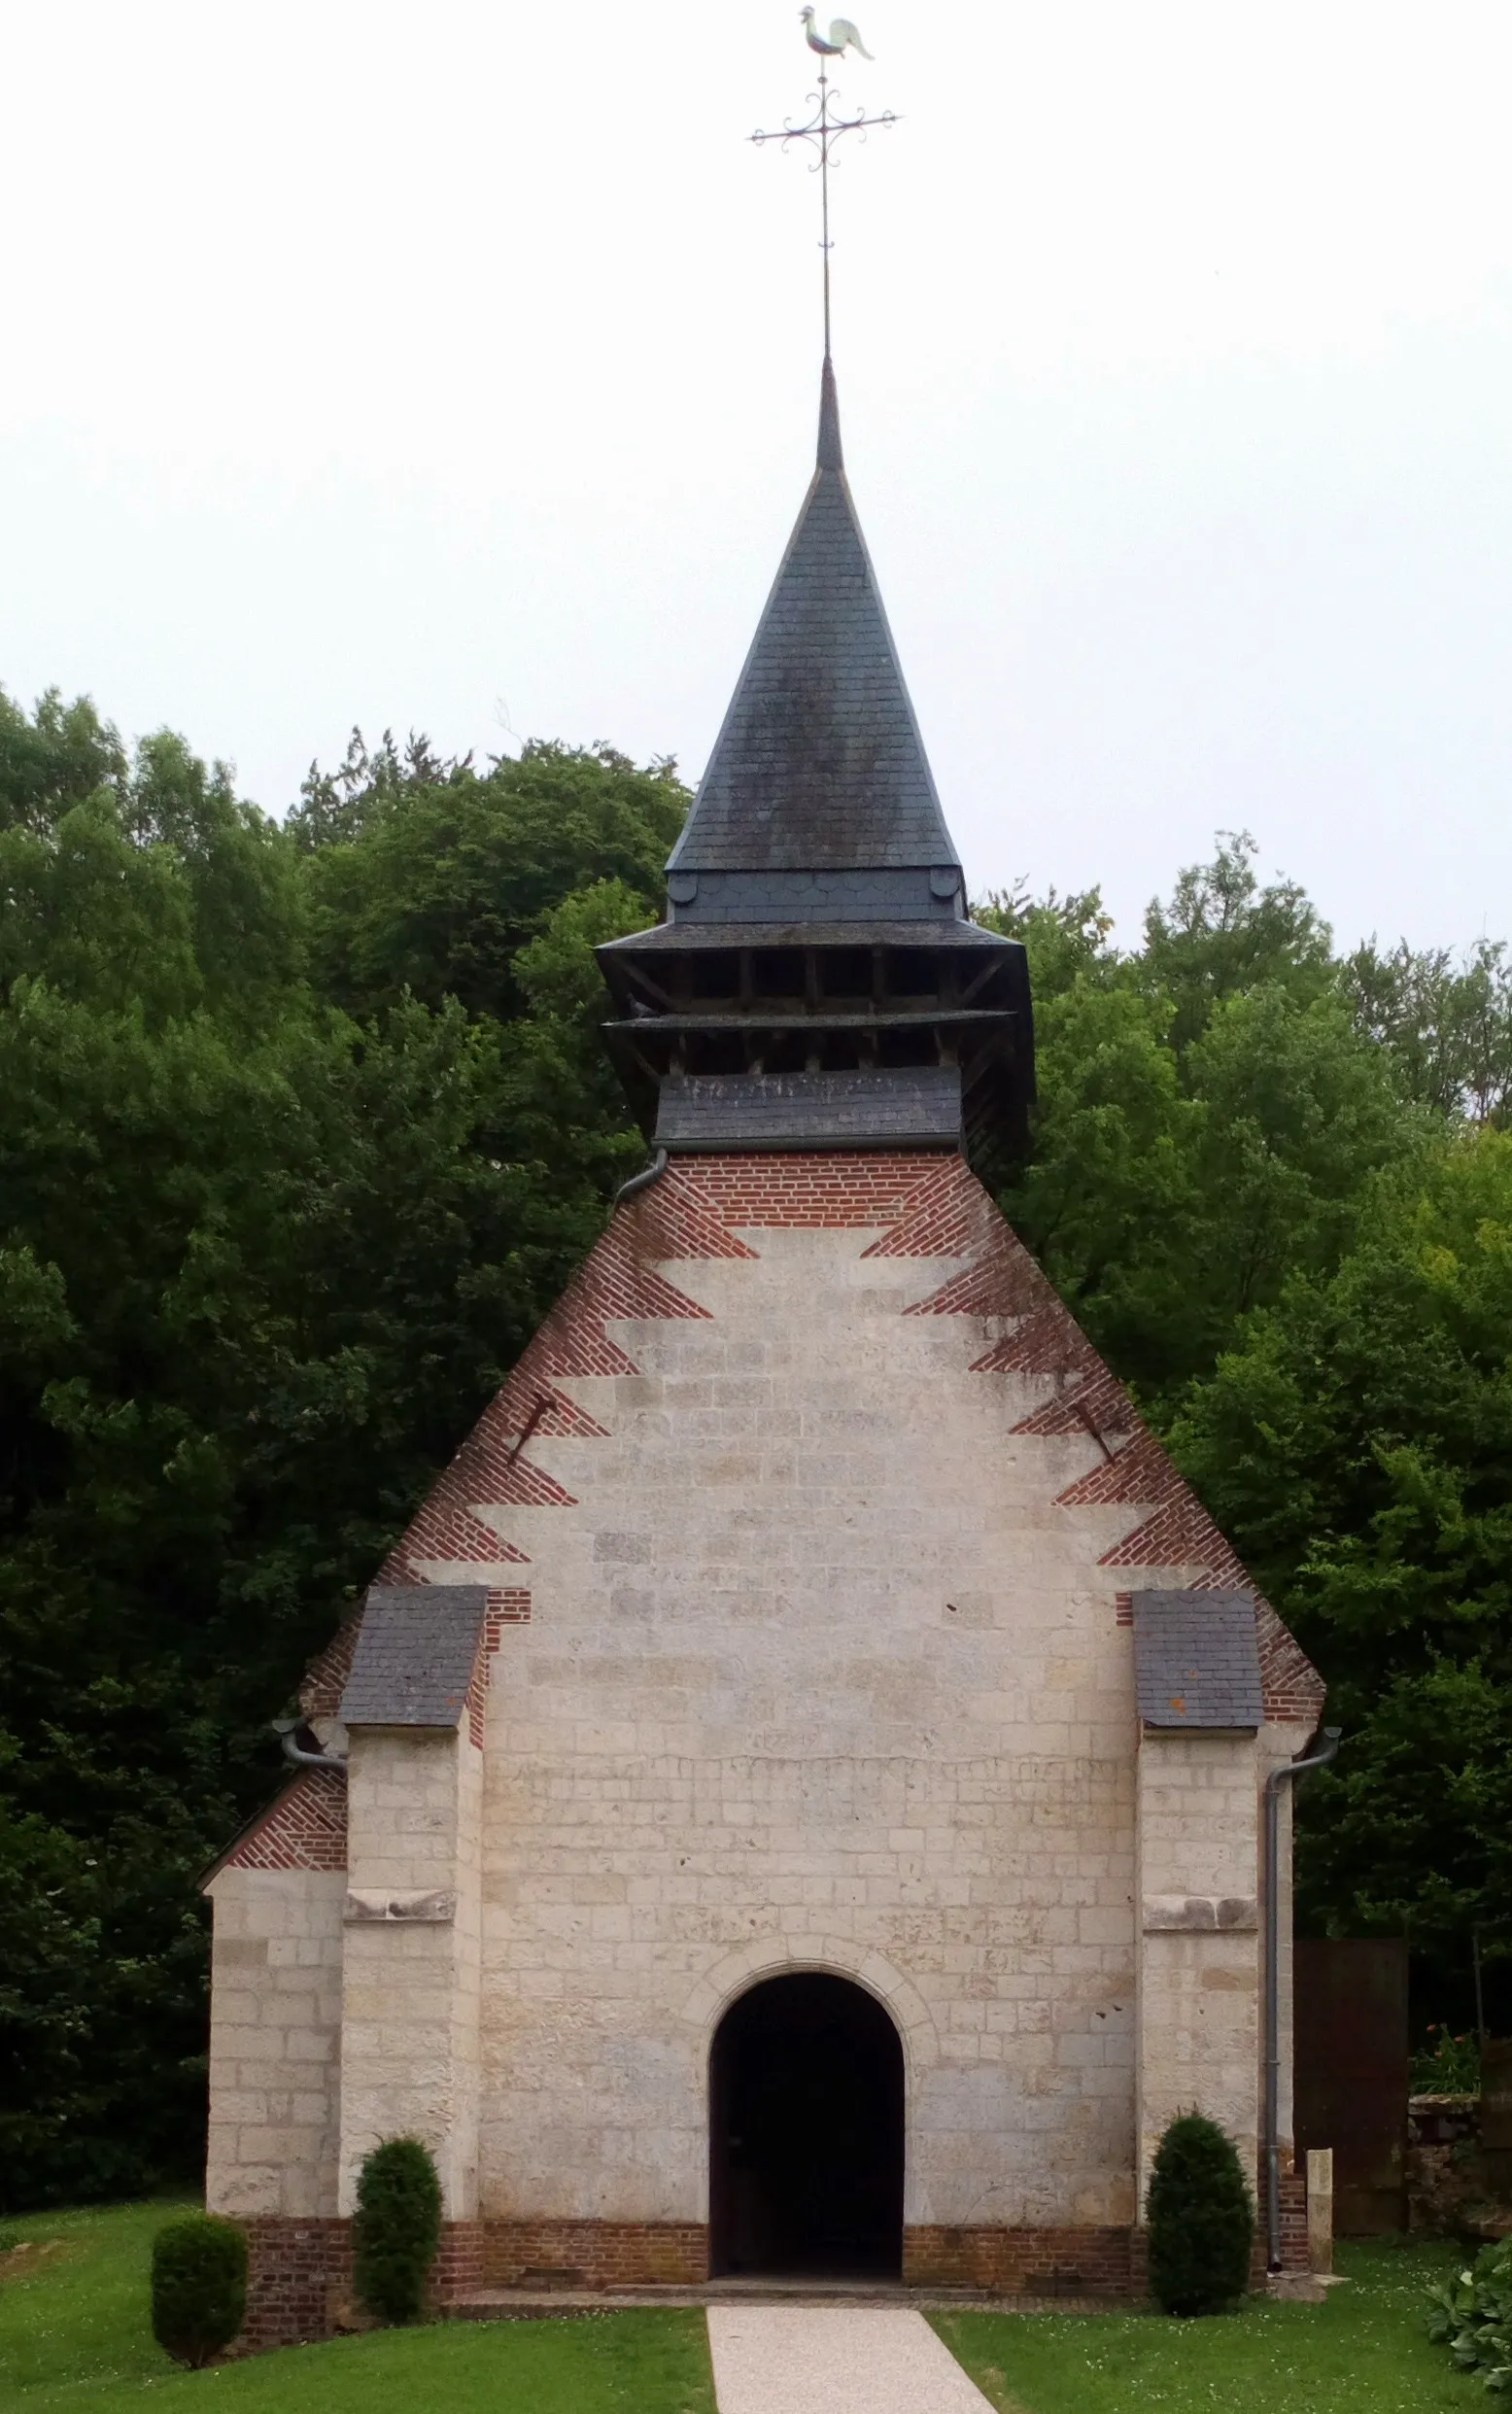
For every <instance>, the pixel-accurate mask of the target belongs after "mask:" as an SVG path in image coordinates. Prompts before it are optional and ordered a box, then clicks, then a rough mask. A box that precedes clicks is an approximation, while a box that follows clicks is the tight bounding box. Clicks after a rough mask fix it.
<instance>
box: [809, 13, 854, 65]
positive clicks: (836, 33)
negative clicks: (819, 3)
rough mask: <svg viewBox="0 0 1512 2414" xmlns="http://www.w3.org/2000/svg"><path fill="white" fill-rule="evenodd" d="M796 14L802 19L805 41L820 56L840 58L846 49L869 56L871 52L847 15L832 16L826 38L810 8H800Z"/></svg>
mask: <svg viewBox="0 0 1512 2414" xmlns="http://www.w3.org/2000/svg"><path fill="white" fill-rule="evenodd" d="M798 14H799V16H800V17H802V18H803V21H804V39H805V41H806V42H807V43H808V48H809V49H810V51H817V52H818V53H819V56H820V57H821V58H842V57H843V56H844V54H845V52H847V51H855V52H858V53H859V55H860V56H861V57H862V58H870V57H871V55H872V53H871V52H870V51H869V50H868V49H867V47H866V44H865V43H864V42H863V41H862V39H861V36H860V35H859V34H858V33H857V31H856V29H855V27H854V25H853V24H852V23H851V21H850V19H849V17H832V18H831V20H830V30H829V35H828V38H826V36H825V35H823V34H822V33H821V32H820V31H819V28H818V26H817V24H816V23H815V21H814V14H813V11H812V9H800V10H799V12H798Z"/></svg>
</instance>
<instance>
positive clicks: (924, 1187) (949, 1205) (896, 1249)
mask: <svg viewBox="0 0 1512 2414" xmlns="http://www.w3.org/2000/svg"><path fill="white" fill-rule="evenodd" d="M984 1208H985V1209H986V1211H987V1213H988V1214H989V1215H990V1214H991V1212H992V1211H991V1208H990V1206H989V1204H988V1201H987V1194H986V1192H985V1191H984V1190H982V1188H981V1186H980V1184H979V1182H978V1181H977V1180H976V1179H975V1178H974V1176H973V1175H971V1174H970V1173H968V1172H967V1170H966V1167H965V1165H964V1163H963V1162H962V1160H961V1158H960V1157H958V1156H941V1157H936V1158H934V1159H933V1160H932V1161H931V1162H930V1163H929V1164H928V1166H927V1170H925V1171H923V1172H922V1174H921V1176H920V1178H918V1179H916V1180H915V1182H914V1184H913V1186H912V1188H911V1190H910V1193H909V1198H908V1204H907V1207H906V1209H905V1211H904V1214H903V1215H902V1217H901V1218H900V1219H899V1221H898V1223H897V1224H895V1226H894V1227H893V1229H892V1231H890V1232H888V1233H886V1234H885V1235H884V1236H883V1238H882V1239H881V1240H876V1241H874V1242H873V1243H872V1246H871V1248H870V1249H868V1250H867V1251H866V1252H865V1255H866V1256H867V1257H869V1258H960V1257H964V1256H965V1255H966V1253H967V1252H968V1251H969V1250H971V1249H973V1248H974V1247H979V1245H980V1242H981V1238H982V1231H983V1225H982V1210H983V1209H984ZM999 1221H1000V1222H1001V1219H999ZM1003 1229H1004V1230H1005V1231H1006V1230H1007V1229H1008V1227H1007V1225H1006V1224H1004V1225H1003Z"/></svg>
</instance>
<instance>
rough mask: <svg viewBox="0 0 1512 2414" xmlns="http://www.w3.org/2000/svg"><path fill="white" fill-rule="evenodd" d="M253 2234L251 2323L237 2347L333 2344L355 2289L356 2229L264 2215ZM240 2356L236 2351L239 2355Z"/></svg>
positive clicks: (246, 2225)
mask: <svg viewBox="0 0 1512 2414" xmlns="http://www.w3.org/2000/svg"><path fill="white" fill-rule="evenodd" d="M242 2227H243V2229H245V2231H246V2233H247V2319H246V2321H245V2323H244V2324H243V2325H242V2332H241V2336H240V2338H239V2339H238V2340H237V2342H236V2346H237V2348H238V2349H240V2350H241V2352H242V2353H243V2354H252V2353H254V2352H256V2351H257V2350H258V2349H259V2348H263V2347H293V2346H296V2345H298V2344H299V2342H300V2341H301V2340H304V2339H320V2338H329V2337H330V2335H331V2332H332V2330H333V2329H334V2328H335V2327H336V2321H337V2317H338V2307H339V2304H340V2302H341V2300H342V2299H343V2298H345V2297H347V2296H348V2295H349V2294H350V2292H351V2285H352V2239H351V2224H350V2223H348V2222H340V2221H314V2220H311V2221H292V2220H290V2219H288V2218H287V2217H286V2216H283V2215H279V2214H263V2215H260V2216H259V2217H258V2219H257V2220H255V2221H249V2222H243V2224H242ZM233 2352H234V2351H233Z"/></svg>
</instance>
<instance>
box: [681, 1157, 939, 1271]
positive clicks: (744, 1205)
mask: <svg viewBox="0 0 1512 2414" xmlns="http://www.w3.org/2000/svg"><path fill="white" fill-rule="evenodd" d="M943 1167H949V1168H951V1169H954V1170H955V1172H956V1174H957V1178H959V1176H960V1175H961V1174H962V1173H964V1168H963V1167H961V1165H960V1160H959V1158H958V1157H956V1156H954V1155H949V1156H943V1155H934V1154H932V1153H930V1152H927V1151H922V1152H920V1153H919V1154H917V1155H914V1154H913V1153H911V1152H910V1153H909V1154H908V1155H902V1154H900V1155H896V1156H883V1155H871V1154H870V1153H868V1154H866V1155H861V1154H857V1155H845V1154H843V1153H842V1152H841V1151H837V1152H836V1153H835V1155H793V1156H783V1155H771V1156H767V1155H758V1154H754V1153H752V1154H747V1155H737V1154H736V1153H734V1152H732V1153H731V1154H729V1155H722V1156H700V1157H684V1158H681V1159H680V1160H679V1162H678V1164H677V1166H676V1169H675V1172H676V1180H677V1183H678V1186H679V1190H680V1192H681V1194H682V1195H684V1196H691V1197H692V1198H693V1199H696V1200H697V1202H698V1203H699V1205H700V1206H701V1207H702V1209H703V1210H704V1213H706V1214H707V1215H708V1216H709V1217H710V1218H711V1219H712V1221H713V1223H714V1224H716V1225H719V1226H723V1227H725V1228H727V1229H728V1228H729V1227H730V1226H731V1225H737V1226H741V1227H750V1228H753V1229H756V1230H762V1229H765V1230H768V1231H782V1230H792V1229H803V1230H815V1229H817V1230H825V1231H842V1232H848V1231H854V1230H856V1229H858V1228H862V1227H865V1226H866V1225H868V1224H884V1225H889V1224H897V1223H898V1222H899V1221H900V1220H901V1219H902V1218H903V1217H904V1216H905V1215H906V1214H907V1213H908V1210H909V1207H910V1204H911V1201H912V1200H913V1198H914V1197H915V1195H916V1194H917V1192H918V1190H919V1189H920V1187H921V1186H922V1185H924V1184H927V1183H930V1182H933V1181H936V1180H938V1179H939V1178H940V1175H941V1170H942V1168H943ZM671 1178H672V1177H671V1175H670V1174H668V1175H664V1176H663V1179H662V1181H661V1182H659V1183H658V1184H657V1185H656V1188H655V1189H654V1190H650V1191H643V1192H642V1193H641V1199H640V1201H638V1202H637V1204H641V1203H643V1202H644V1201H645V1200H646V1199H648V1198H655V1197H656V1195H657V1192H658V1191H660V1190H665V1189H666V1187H667V1184H668V1182H669V1181H670V1179H671ZM967 1178H968V1179H969V1178H970V1177H967ZM700 1254H702V1253H700Z"/></svg>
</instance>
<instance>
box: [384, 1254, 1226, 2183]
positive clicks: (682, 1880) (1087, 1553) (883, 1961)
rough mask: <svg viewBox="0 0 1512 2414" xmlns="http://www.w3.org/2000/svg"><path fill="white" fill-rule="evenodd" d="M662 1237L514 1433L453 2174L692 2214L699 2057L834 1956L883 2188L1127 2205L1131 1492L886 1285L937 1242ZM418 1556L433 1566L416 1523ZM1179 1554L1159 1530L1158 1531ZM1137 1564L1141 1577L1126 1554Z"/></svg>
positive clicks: (963, 1333) (1132, 1973)
mask: <svg viewBox="0 0 1512 2414" xmlns="http://www.w3.org/2000/svg"><path fill="white" fill-rule="evenodd" d="M749 1237H750V1239H751V1242H752V1245H753V1246H754V1247H755V1248H756V1249H758V1250H759V1252H760V1255H759V1257H758V1258H757V1259H755V1260H724V1259H716V1260H708V1259H700V1260H696V1261H692V1262H690V1261H686V1260H682V1259H679V1260H677V1261H676V1262H675V1263H674V1264H672V1265H671V1266H670V1267H669V1268H668V1271H669V1274H670V1277H671V1279H672V1280H674V1281H675V1283H676V1285H677V1287H678V1289H679V1290H681V1291H682V1292H684V1293H687V1294H688V1295H690V1296H692V1297H695V1298H697V1299H698V1300H699V1301H700V1302H701V1303H702V1304H704V1306H705V1307H706V1308H707V1309H708V1310H709V1311H710V1312H711V1320H710V1321H708V1322H695V1321H674V1320H667V1321H646V1322H636V1323H634V1324H627V1325H615V1326H612V1327H611V1328H610V1330H611V1333H612V1334H613V1335H614V1336H615V1337H616V1338H617V1339H620V1340H621V1341H622V1343H623V1346H624V1347H625V1349H626V1350H627V1352H628V1353H629V1355H630V1356H631V1357H632V1358H633V1359H634V1361H635V1362H636V1365H637V1367H638V1368H639V1369H640V1371H639V1372H638V1373H636V1374H635V1375H626V1376H621V1377H602V1378H598V1377H596V1378H592V1379H574V1380H572V1381H565V1382H561V1383H560V1386H559V1388H561V1389H562V1390H564V1391H566V1392H567V1393H569V1394H570V1395H571V1397H573V1398H574V1399H576V1400H577V1401H578V1402H579V1403H580V1404H581V1406H583V1407H584V1408H585V1409H586V1410H587V1411H588V1412H589V1413H590V1414H591V1415H592V1416H593V1417H594V1418H595V1419H596V1420H597V1421H598V1422H599V1423H600V1424H601V1426H603V1427H604V1428H605V1429H606V1431H607V1438H605V1439H587V1438H583V1439H576V1438H563V1437H556V1438H552V1437H546V1436H543V1435H537V1436H534V1437H533V1440H532V1443H531V1447H530V1456H531V1459H532V1460H533V1463H534V1464H535V1465H537V1466H541V1467H543V1468H545V1469H546V1470H547V1471H548V1472H549V1473H550V1474H551V1475H553V1476H554V1477H555V1478H556V1479H557V1480H558V1481H559V1482H560V1483H561V1484H562V1485H564V1486H565V1487H566V1489H567V1492H569V1493H570V1494H572V1495H573V1496H574V1497H575V1500H576V1501H577V1503H578V1505H577V1506H575V1507H530V1508H520V1507H513V1506H511V1507H509V1508H507V1509H500V1510H498V1511H497V1512H494V1513H492V1514H491V1513H490V1512H489V1511H488V1509H487V1506H486V1504H479V1505H478V1507H477V1508H476V1509H475V1510H474V1514H475V1515H479V1516H482V1517H485V1518H487V1519H488V1521H489V1522H490V1523H492V1524H493V1525H494V1526H495V1527H496V1528H497V1530H498V1532H499V1533H500V1534H501V1535H504V1536H506V1537H507V1538H508V1539H510V1540H511V1541H513V1542H515V1543H516V1544H518V1545H520V1546H522V1547H523V1548H524V1549H525V1550H526V1551H527V1552H528V1553H529V1555H530V1561H531V1565H530V1567H529V1569H520V1571H519V1574H518V1577H517V1578H516V1580H517V1581H522V1582H528V1583H529V1585H530V1588H531V1593H532V1600H533V1611H532V1623H531V1624H530V1625H529V1626H523V1627H517V1628H512V1629H508V1628H506V1630H505V1632H504V1636H503V1639H502V1647H501V1650H500V1653H499V1655H498V1659H497V1660H496V1661H495V1663H494V1671H493V1678H492V1685H491V1692H490V1701H489V1728H488V1754H487V1768H486V1802H485V1839H486V1849H485V1866H484V1879H483V1891H484V1976H483V2057H484V2084H483V2121H482V2156H483V2173H482V2209H483V2210H484V2212H485V2213H488V2214H497V2215H508V2214H516V2215H559V2216H578V2217H582V2216H600V2217H604V2218H615V2219H621V2220H679V2221H690V2220H691V2221H697V2220H702V2219H703V2218H704V2213H705V2203H706V2134H705V2123H706V2095H705V2082H706V2065H707V2056H708V2050H709V2043H710V2038H711V2035H712V2030H713V2027H714V2024H715V2022H716V2019H717V2017H718V2015H719V2012H720V2011H721V2010H722V2009H723V2008H724V2004H725V2002H726V2001H727V2000H728V1999H729V1998H730V1997H731V1996H732V1995H733V1994H734V1993H736V1992H738V1991H739V1989H740V1987H741V1985H742V1984H743V1983H748V1982H749V1979H750V1978H751V1977H752V1976H753V1975H755V1974H758V1973H759V1972H762V1971H767V1970H774V1969H777V1968H785V1967H789V1966H799V1967H802V1966H813V1967H831V1968H839V1969H849V1970H851V1971H853V1972H854V1973H856V1974H857V1975H858V1976H860V1977H861V1979H862V1981H863V1983H867V1984H868V1985H870V1986H871V1987H872V1988H873V1989H874V1991H876V1993H878V1994H879V1995H881V1996H882V1997H883V1998H884V2000H887V2001H889V2002H890V2003H891V2004H892V2006H893V2008H894V2011H895V2014H896V2016H897V2017H898V2018H899V2022H900V2026H901V2027H902V2029H903V2033H904V2036H905V2042H906V2051H907V2057H908V2084H909V2168H908V2176H907V2218H908V2220H909V2221H910V2222H914V2223H943V2224H979V2223H993V2224H997V2223H1003V2224H1073V2223H1077V2224H1080V2223H1088V2224H1099V2223H1123V2222H1127V2221H1129V2220H1130V2219H1131V2218H1132V2217H1133V2213H1134V2073H1133V2049H1134V2017H1135V1979H1136V1938H1135V1917H1134V1879H1135V1872H1134V1792H1135V1758H1136V1726H1135V1718H1134V1710H1133V1686H1132V1667H1131V1662H1132V1638H1131V1637H1130V1634H1129V1632H1128V1630H1127V1629H1126V1628H1122V1627H1119V1626H1118V1624H1117V1616H1116V1608H1115V1595H1116V1592H1117V1589H1118V1586H1119V1585H1120V1583H1121V1584H1125V1585H1126V1584H1127V1583H1128V1581H1129V1578H1128V1576H1127V1575H1123V1576H1121V1577H1120V1576H1119V1575H1118V1573H1117V1571H1115V1570H1114V1569H1102V1568H1099V1567H1098V1565H1097V1562H1098V1559H1099V1557H1100V1555H1101V1553H1102V1552H1103V1551H1104V1550H1105V1549H1106V1548H1108V1546H1109V1545H1110V1544H1111V1543H1112V1542H1114V1541H1115V1540H1116V1539H1117V1538H1118V1537H1119V1536H1120V1535H1123V1534H1125V1533H1127V1532H1128V1531H1129V1530H1130V1529H1131V1527H1132V1526H1133V1525H1134V1524H1135V1523H1137V1522H1138V1517H1137V1515H1136V1513H1135V1512H1134V1511H1132V1510H1130V1509H1129V1508H1127V1507H1123V1506H1112V1507H1109V1506H1103V1507H1094V1508H1081V1509H1076V1510H1071V1511H1068V1510H1066V1509H1064V1508H1058V1507H1056V1506H1055V1505H1054V1501H1055V1496H1056V1494H1057V1493H1058V1492H1060V1491H1061V1490H1062V1489H1063V1488H1064V1487H1065V1486H1066V1485H1067V1484H1069V1483H1070V1482H1071V1481H1072V1480H1073V1479H1074V1478H1075V1477H1077V1476H1078V1475H1080V1474H1081V1473H1082V1472H1083V1471H1085V1470H1086V1469H1087V1468H1088V1467H1090V1466H1094V1465H1095V1464H1097V1463H1098V1462H1099V1460H1100V1457H1101V1452H1100V1450H1099V1447H1098V1445H1097V1443H1096V1442H1095V1440H1094V1439H1093V1438H1092V1437H1091V1435H1089V1434H1082V1433H1080V1432H1079V1433H1078V1434H1077V1435H1075V1436H1073V1437H1071V1438H1054V1439H1044V1438H1038V1437H1032V1436H1024V1435H1015V1434H1014V1431H1013V1430H1012V1429H1013V1427H1014V1424H1015V1423H1016V1422H1017V1421H1018V1420H1019V1419H1020V1418H1022V1417H1023V1416H1024V1415H1025V1414H1026V1413H1028V1412H1029V1411H1030V1410H1031V1409H1033V1408H1034V1407H1037V1406H1038V1405H1039V1404H1040V1403H1041V1402H1042V1401H1043V1400H1044V1398H1045V1397H1046V1396H1047V1392H1048V1388H1049V1387H1048V1383H1047V1382H1046V1381H1045V1380H1044V1379H1022V1378H1018V1377H1014V1376H1005V1375H1001V1374H993V1375H986V1374H973V1373H971V1372H970V1371H969V1368H970V1365H971V1362H972V1360H973V1359H974V1358H976V1357H979V1355H980V1354H981V1353H982V1351H983V1349H984V1348H985V1347H986V1346H988V1342H989V1341H990V1339H992V1338H994V1337H995V1332H989V1331H988V1330H987V1328H985V1327H984V1325H983V1323H982V1321H981V1320H979V1319H977V1318H973V1317H968V1316H942V1317H937V1316H921V1317H909V1316H906V1315H905V1314H904V1313H903V1311H904V1309H905V1308H906V1306H907V1305H908V1304H909V1303H910V1302H911V1301H912V1300H915V1299H918V1298H921V1297H923V1296H924V1295H926V1294H927V1293H930V1292H932V1291H933V1290H934V1289H935V1288H936V1287H937V1286H938V1285H939V1283H940V1282H941V1281H942V1280H943V1279H944V1277H945V1275H946V1274H947V1273H948V1272H950V1271H951V1270H952V1267H951V1264H950V1263H949V1262H948V1261H942V1260H940V1259H933V1260H921V1259H904V1258H877V1259H866V1258H865V1257H864V1256H863V1251H864V1250H865V1248H866V1246H867V1243H868V1241H869V1240H870V1239H871V1238H872V1237H873V1236H872V1235H871V1234H869V1233H865V1232H857V1231H828V1232H826V1231H814V1230H789V1231H782V1230H771V1229H762V1230H761V1231H759V1232H753V1233H752V1234H751V1235H750V1236H749ZM427 1572H428V1573H430V1574H431V1575H433V1576H435V1577H437V1578H439V1577H441V1576H444V1575H446V1574H449V1573H455V1572H460V1570H455V1569H450V1568H448V1567H447V1566H446V1565H444V1564H442V1563H436V1564H435V1565H433V1566H432V1567H430V1568H429V1569H427ZM1176 1574H1177V1579H1178V1580H1179V1578H1180V1571H1176ZM1135 1580H1136V1581H1160V1580H1161V1577H1160V1573H1159V1571H1153V1572H1151V1573H1147V1572H1146V1571H1143V1570H1142V1571H1141V1575H1140V1577H1138V1578H1136V1579H1135Z"/></svg>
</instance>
